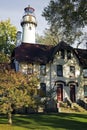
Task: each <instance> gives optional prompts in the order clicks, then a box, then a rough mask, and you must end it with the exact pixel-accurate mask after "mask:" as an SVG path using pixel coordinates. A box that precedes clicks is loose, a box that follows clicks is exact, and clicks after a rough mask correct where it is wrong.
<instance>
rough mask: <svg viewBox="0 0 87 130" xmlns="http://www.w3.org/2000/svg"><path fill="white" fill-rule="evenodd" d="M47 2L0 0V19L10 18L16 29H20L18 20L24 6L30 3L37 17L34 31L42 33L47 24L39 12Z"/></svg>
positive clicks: (47, 0)
mask: <svg viewBox="0 0 87 130" xmlns="http://www.w3.org/2000/svg"><path fill="white" fill-rule="evenodd" d="M49 2H50V0H0V21H1V20H7V19H8V18H10V20H11V24H13V25H14V26H16V27H17V30H18V31H22V27H21V25H20V21H21V19H22V16H23V14H24V8H25V7H27V6H28V5H30V6H31V7H33V8H34V9H35V16H36V19H37V27H36V33H38V34H39V35H42V34H43V32H44V30H45V28H47V27H48V24H47V21H46V20H45V18H44V17H42V16H41V14H42V11H43V9H44V7H46V6H47V5H48V4H49Z"/></svg>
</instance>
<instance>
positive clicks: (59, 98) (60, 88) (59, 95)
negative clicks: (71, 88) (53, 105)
mask: <svg viewBox="0 0 87 130" xmlns="http://www.w3.org/2000/svg"><path fill="white" fill-rule="evenodd" d="M57 101H63V85H62V84H58V85H57Z"/></svg>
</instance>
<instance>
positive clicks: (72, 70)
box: [70, 66, 75, 77]
mask: <svg viewBox="0 0 87 130" xmlns="http://www.w3.org/2000/svg"><path fill="white" fill-rule="evenodd" d="M74 76H75V66H70V77H74Z"/></svg>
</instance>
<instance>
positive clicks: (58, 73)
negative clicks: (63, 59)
mask: <svg viewBox="0 0 87 130" xmlns="http://www.w3.org/2000/svg"><path fill="white" fill-rule="evenodd" d="M57 76H63V67H62V65H57Z"/></svg>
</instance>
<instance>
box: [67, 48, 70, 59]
mask: <svg viewBox="0 0 87 130" xmlns="http://www.w3.org/2000/svg"><path fill="white" fill-rule="evenodd" d="M67 59H71V51H70V50H67Z"/></svg>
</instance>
